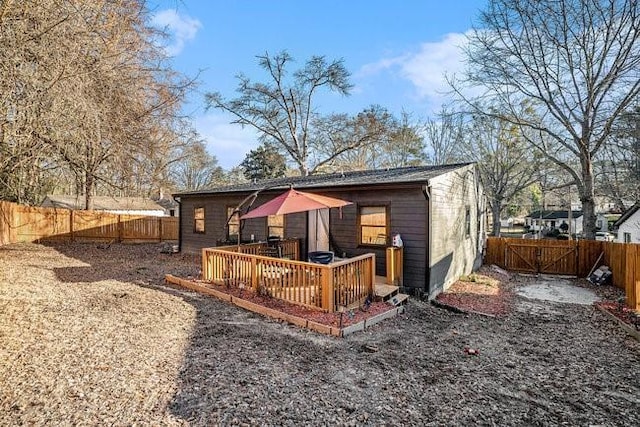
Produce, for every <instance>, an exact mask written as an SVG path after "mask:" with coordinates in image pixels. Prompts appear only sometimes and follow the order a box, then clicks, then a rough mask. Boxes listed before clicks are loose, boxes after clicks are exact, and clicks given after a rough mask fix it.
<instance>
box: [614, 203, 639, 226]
mask: <svg viewBox="0 0 640 427" xmlns="http://www.w3.org/2000/svg"><path fill="white" fill-rule="evenodd" d="M638 209H640V202H636V203H635V205H633V206H631V207H630V208H629V209H627V210H626V211H625V212H624V213H623V214H622V216H621V217H620V218H618V220H617V221H616V222H615V223H613V226H614V227H620V226H621V225H622V224H623V223H624V222H625V221H626V220H628V219H629V218H630V217H631V215H633V214H634V213H636V211H637V210H638Z"/></svg>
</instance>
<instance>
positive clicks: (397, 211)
mask: <svg viewBox="0 0 640 427" xmlns="http://www.w3.org/2000/svg"><path fill="white" fill-rule="evenodd" d="M323 194H325V195H327V196H331V197H337V198H340V199H344V200H349V201H352V202H354V204H353V205H348V206H345V207H343V208H342V218H340V210H339V209H332V210H331V220H330V221H331V223H330V229H331V235H332V237H333V239H334V241H335V243H336V244H337V246H338V247H339V249H340V250H341V251H343V252H346V255H347V256H356V255H362V254H365V253H371V252H373V253H375V254H376V274H379V275H385V274H386V250H385V248H377V247H372V246H359V245H358V240H357V239H358V231H357V212H358V205H377V204H380V205H389V207H390V230H389V231H390V232H392V233H393V232H398V233H400V235H401V236H402V240H403V242H404V286H405V287H410V288H419V289H424V286H425V277H426V269H425V265H426V254H427V252H426V233H427V229H426V224H427V201H426V199H425V197H424V195H423V193H422V187H420V186H415V187H413V188H397V189H385V190H376V189H371V190H365V189H363V190H358V191H353V190H352V191H326V192H323ZM388 243H389V244H390V243H391V240H390V238H389V242H388ZM337 255H341V254H337Z"/></svg>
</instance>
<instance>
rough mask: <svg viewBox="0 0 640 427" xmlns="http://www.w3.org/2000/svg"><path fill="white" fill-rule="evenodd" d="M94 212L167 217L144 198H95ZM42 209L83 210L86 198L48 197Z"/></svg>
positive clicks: (155, 204)
mask: <svg viewBox="0 0 640 427" xmlns="http://www.w3.org/2000/svg"><path fill="white" fill-rule="evenodd" d="M93 203H94V205H93V210H94V211H103V212H109V213H114V214H121V215H147V216H165V210H164V208H163V207H162V206H160V205H159V204H158V203H156V202H154V201H153V200H151V199H147V198H144V197H111V196H94V197H93ZM41 206H42V207H47V208H63V209H73V210H82V209H84V206H85V200H84V196H58V195H48V196H46V197H45V199H44V201H43V202H42V203H41Z"/></svg>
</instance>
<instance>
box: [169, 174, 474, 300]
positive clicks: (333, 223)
mask: <svg viewBox="0 0 640 427" xmlns="http://www.w3.org/2000/svg"><path fill="white" fill-rule="evenodd" d="M291 186H293V188H295V189H297V190H300V191H306V192H312V193H317V194H321V195H325V196H330V197H335V198H339V199H343V200H347V201H351V202H353V204H351V205H348V206H344V207H342V208H334V209H331V210H328V209H326V210H317V211H311V212H302V213H294V214H288V215H284V216H283V217H268V218H254V219H249V220H245V221H242V228H241V230H242V232H241V236H242V239H243V240H244V239H249V238H251V237H252V238H253V239H255V240H265V239H266V238H267V237H268V236H271V235H278V236H280V237H283V238H299V239H300V242H301V253H303V254H306V253H307V252H309V251H313V250H332V251H334V252H335V253H336V255H337V256H341V257H344V256H347V257H351V256H357V255H361V254H365V253H375V255H376V273H377V274H378V275H385V273H386V271H385V269H386V263H385V261H386V260H385V256H386V251H385V249H386V247H387V246H390V245H391V237H392V235H393V234H394V233H399V234H400V235H401V238H402V240H403V242H404V280H403V285H404V287H405V288H409V289H411V290H413V291H414V292H415V293H426V294H428V295H429V297H435V295H437V294H438V293H439V292H441V291H442V290H443V289H446V288H447V287H448V286H449V285H450V284H451V283H453V282H454V281H455V280H456V279H457V278H458V277H459V276H461V275H463V274H469V273H471V272H472V271H473V270H474V269H476V268H478V267H479V266H480V265H481V263H482V249H483V246H484V236H485V230H484V225H485V216H484V213H485V203H484V196H483V193H482V189H481V187H480V183H479V181H478V176H477V170H476V167H475V164H473V163H466V164H457V165H444V166H420V167H405V168H396V169H387V170H371V171H356V172H345V173H341V174H340V173H338V174H328V175H313V176H308V177H287V178H277V179H271V180H265V181H262V182H259V183H247V184H239V185H234V186H227V187H220V188H213V189H210V190H202V191H193V192H182V193H177V194H174V195H173V196H174V198H176V199H177V200H178V202H179V203H180V210H181V211H180V248H181V250H182V251H183V252H189V253H198V252H199V251H200V250H201V249H202V248H203V247H211V246H215V245H216V244H217V243H218V242H221V241H223V240H227V239H229V238H230V237H236V236H237V231H238V227H239V226H240V223H239V221H238V220H237V217H233V218H232V220H231V221H230V222H229V224H228V226H227V219H228V218H229V217H230V213H233V211H234V209H235V208H236V207H237V206H238V205H239V204H241V202H242V201H243V200H245V198H247V196H249V195H251V194H252V193H253V192H255V191H257V190H262V191H260V193H259V194H258V196H257V199H256V200H255V202H254V203H253V204H252V206H251V208H255V207H257V206H260V205H262V204H263V203H265V202H267V201H269V200H271V199H273V198H274V197H276V196H278V195H280V194H282V193H283V192H284V191H286V190H287V189H289V188H290V187H291ZM246 210H247V209H243V210H242V213H243V214H244V213H245V212H246Z"/></svg>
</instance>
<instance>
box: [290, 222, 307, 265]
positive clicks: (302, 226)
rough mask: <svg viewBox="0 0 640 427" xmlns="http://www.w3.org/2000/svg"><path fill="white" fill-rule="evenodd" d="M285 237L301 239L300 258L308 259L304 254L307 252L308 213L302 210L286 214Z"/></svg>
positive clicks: (302, 259)
mask: <svg viewBox="0 0 640 427" xmlns="http://www.w3.org/2000/svg"><path fill="white" fill-rule="evenodd" d="M284 237H286V238H287V239H300V254H301V255H300V260H301V261H306V257H305V256H304V255H303V254H306V253H307V213H306V212H300V213H294V214H289V215H285V219H284Z"/></svg>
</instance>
